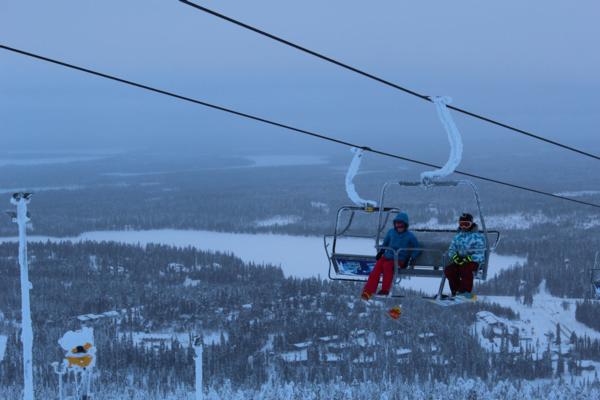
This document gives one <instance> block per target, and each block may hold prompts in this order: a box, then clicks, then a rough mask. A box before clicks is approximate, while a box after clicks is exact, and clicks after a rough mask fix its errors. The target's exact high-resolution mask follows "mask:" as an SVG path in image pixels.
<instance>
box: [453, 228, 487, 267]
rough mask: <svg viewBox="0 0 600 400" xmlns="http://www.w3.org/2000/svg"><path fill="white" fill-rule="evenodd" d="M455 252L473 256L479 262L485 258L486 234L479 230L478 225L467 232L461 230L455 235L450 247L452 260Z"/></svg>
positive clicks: (463, 255)
mask: <svg viewBox="0 0 600 400" xmlns="http://www.w3.org/2000/svg"><path fill="white" fill-rule="evenodd" d="M455 254H458V255H459V256H461V257H466V256H471V258H472V259H473V261H475V262H476V263H478V264H481V263H482V262H483V261H484V260H485V235H484V234H483V233H480V232H479V231H478V229H477V226H475V227H474V228H473V229H472V230H470V231H466V232H465V231H460V230H459V231H458V233H457V234H456V236H454V239H452V243H451V244H450V248H449V249H448V257H449V259H450V260H452V257H454V255H455Z"/></svg>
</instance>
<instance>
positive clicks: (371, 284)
mask: <svg viewBox="0 0 600 400" xmlns="http://www.w3.org/2000/svg"><path fill="white" fill-rule="evenodd" d="M408 226H409V222H408V215H407V214H406V213H399V214H398V215H397V216H396V217H395V218H394V227H393V228H392V229H390V230H389V231H388V233H387V234H386V235H385V238H384V239H383V243H382V245H381V248H380V249H379V252H378V253H377V257H376V258H377V263H375V267H374V268H373V271H371V273H370V274H369V279H368V280H367V283H366V284H365V287H364V288H363V291H362V295H361V297H362V299H363V300H369V299H370V298H371V297H372V296H373V294H374V293H375V292H376V291H377V286H378V285H379V278H380V277H381V275H382V274H383V281H382V283H381V290H380V291H379V293H377V294H378V295H382V296H387V295H388V294H389V293H390V288H391V286H392V281H393V279H394V253H395V252H396V251H398V266H399V267H400V268H406V267H407V266H408V263H409V261H410V260H411V259H414V258H416V257H417V256H418V255H419V254H420V253H421V251H420V250H419V242H418V241H417V238H416V237H415V235H414V234H413V233H412V232H410V231H409V230H408Z"/></svg>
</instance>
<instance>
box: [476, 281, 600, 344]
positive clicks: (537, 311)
mask: <svg viewBox="0 0 600 400" xmlns="http://www.w3.org/2000/svg"><path fill="white" fill-rule="evenodd" d="M479 300H480V301H487V302H491V303H497V304H499V305H501V306H503V307H507V308H511V309H512V310H513V311H515V312H517V313H519V315H520V317H521V318H520V320H519V321H510V324H511V325H514V326H515V327H517V328H519V332H520V336H522V337H528V338H530V339H531V341H532V343H533V344H535V343H536V342H539V343H540V348H541V349H545V348H546V346H547V345H548V341H549V340H550V341H551V342H552V341H553V340H554V339H555V335H556V325H557V324H560V328H561V341H562V343H564V344H565V345H566V344H568V343H569V339H570V337H571V334H572V333H573V332H575V334H576V335H577V336H578V337H583V336H589V337H590V338H592V339H600V332H598V331H596V330H594V329H592V328H589V327H588V326H586V325H584V324H582V323H581V322H579V321H577V320H576V319H575V309H576V303H577V302H578V301H579V302H581V299H570V298H562V297H555V296H552V295H551V294H550V293H548V290H547V289H546V283H545V281H543V282H542V284H541V285H540V287H539V288H538V293H537V294H536V295H534V296H533V304H532V305H531V307H529V306H527V305H524V304H523V303H522V302H521V301H517V300H516V299H515V298H514V297H513V296H479ZM478 324H480V325H481V323H479V322H478ZM478 328H480V326H478ZM551 344H552V343H551Z"/></svg>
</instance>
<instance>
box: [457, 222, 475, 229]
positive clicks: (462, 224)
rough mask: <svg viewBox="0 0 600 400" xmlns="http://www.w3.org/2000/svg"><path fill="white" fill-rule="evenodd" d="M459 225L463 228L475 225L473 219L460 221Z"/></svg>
mask: <svg viewBox="0 0 600 400" xmlns="http://www.w3.org/2000/svg"><path fill="white" fill-rule="evenodd" d="M458 226H460V227H461V228H470V227H472V226H473V223H472V222H471V221H459V222H458Z"/></svg>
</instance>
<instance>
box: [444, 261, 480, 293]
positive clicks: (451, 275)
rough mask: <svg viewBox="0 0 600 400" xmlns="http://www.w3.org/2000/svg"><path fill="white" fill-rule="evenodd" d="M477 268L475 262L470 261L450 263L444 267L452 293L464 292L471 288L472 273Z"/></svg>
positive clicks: (469, 290) (477, 265)
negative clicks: (461, 263)
mask: <svg viewBox="0 0 600 400" xmlns="http://www.w3.org/2000/svg"><path fill="white" fill-rule="evenodd" d="M478 268H479V264H478V263H476V262H470V263H466V264H463V265H458V264H454V263H452V264H450V265H448V266H446V269H444V274H446V278H448V283H449V284H450V290H451V291H452V294H456V293H464V292H469V293H471V291H472V290H473V275H474V273H475V271H477V269H478Z"/></svg>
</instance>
